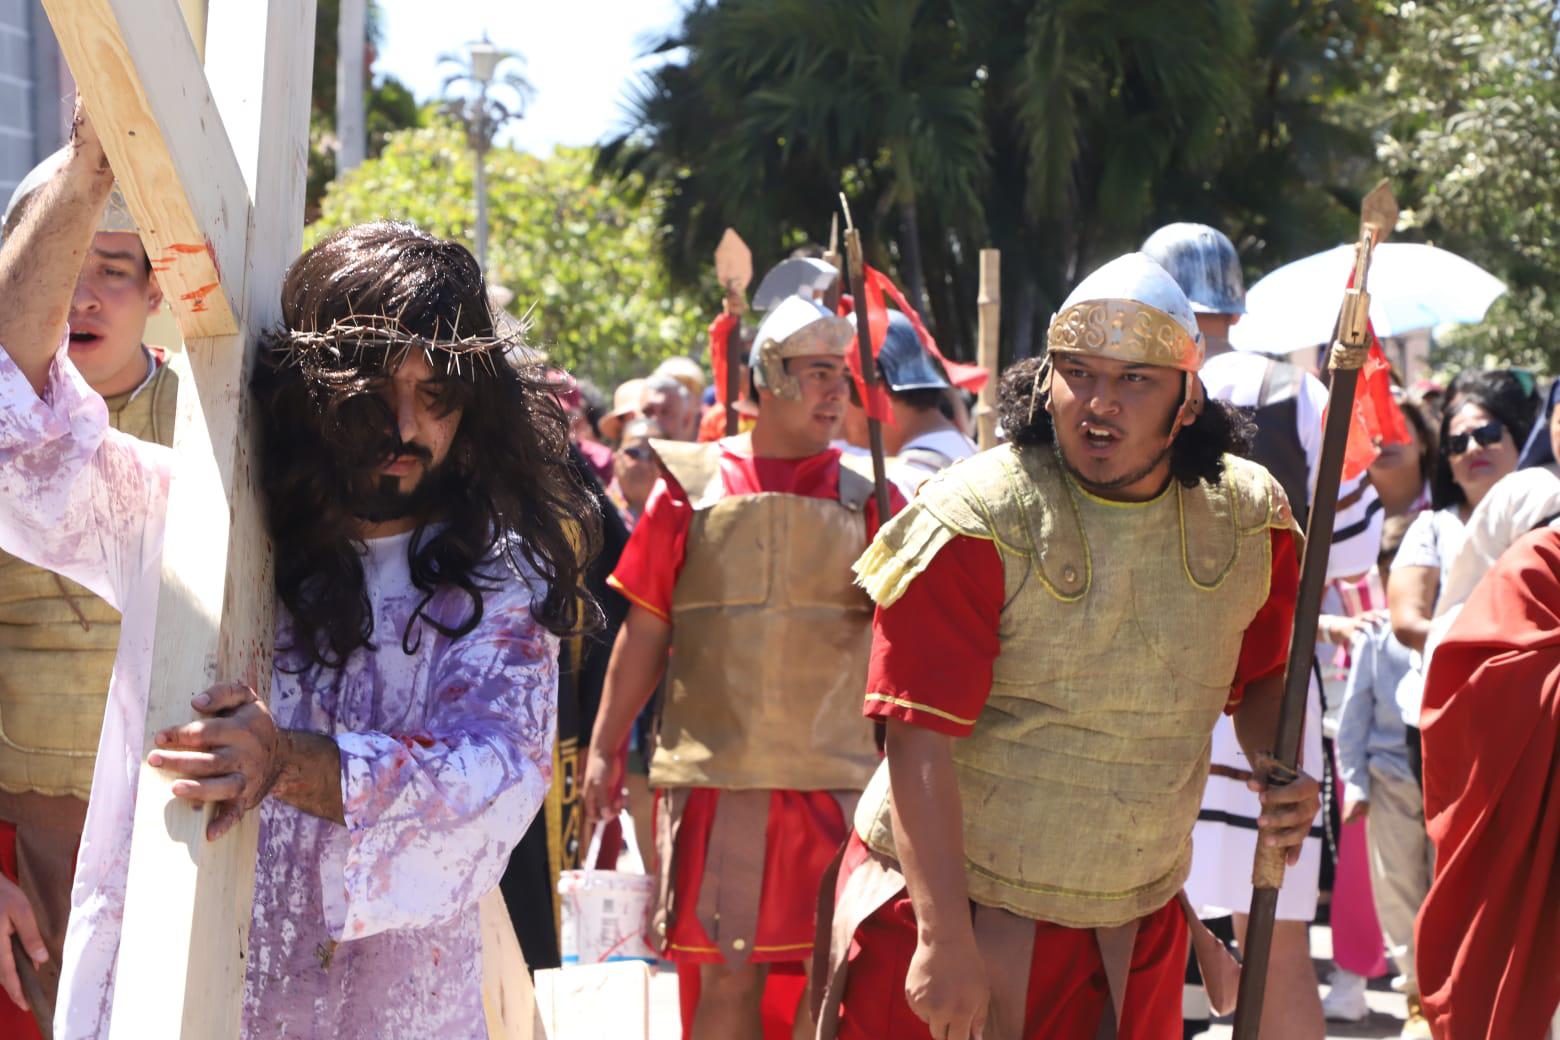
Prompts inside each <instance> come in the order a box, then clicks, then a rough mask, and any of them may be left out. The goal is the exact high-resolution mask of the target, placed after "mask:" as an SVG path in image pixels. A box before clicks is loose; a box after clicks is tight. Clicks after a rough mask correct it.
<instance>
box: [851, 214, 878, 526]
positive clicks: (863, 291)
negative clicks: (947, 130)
mask: <svg viewBox="0 0 1560 1040" xmlns="http://www.w3.org/2000/svg"><path fill="white" fill-rule="evenodd" d="M840 202H841V204H842V205H843V206H844V207H845V257H846V261H847V262H848V263H849V264H850V289H851V294H852V296H853V298H854V300H855V302H856V345H857V349H858V350H859V351H860V357H861V380H862V382H863V383H865V384H866V386H867V388H868V389H870V388H871V386H872V385H873V384H874V383H876V382H877V381H878V380H879V379H880V378H881V376H880V375H879V374H878V367H877V358H875V357H874V356H873V354H872V330H871V328H870V327H869V326H868V323H867V261H866V255H865V254H864V253H862V251H861V232H860V231H857V230H856V227H855V225H854V223H852V221H851V219H850V206H849V205H848V204H846V203H845V197H844V195H841V196H840ZM866 404H867V402H866V401H865V400H863V401H862V406H863V408H865V407H866ZM867 443H868V444H869V445H870V446H871V449H872V488H873V492H874V494H875V497H876V499H877V515H878V523H880V524H881V523H886V522H887V521H888V517H889V502H888V464H887V461H886V459H885V457H884V451H883V424H882V423H880V422H879V421H878V420H876V419H874V418H872V414H871V412H870V411H869V412H868V413H867Z"/></svg>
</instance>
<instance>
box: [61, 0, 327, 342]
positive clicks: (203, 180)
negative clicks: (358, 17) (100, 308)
mask: <svg viewBox="0 0 1560 1040" xmlns="http://www.w3.org/2000/svg"><path fill="white" fill-rule="evenodd" d="M43 6H44V9H45V11H46V12H47V13H48V15H49V22H50V24H51V25H52V26H53V28H54V34H55V36H56V37H57V38H58V39H59V43H60V50H61V51H62V52H63V53H64V55H65V61H66V63H67V64H68V65H69V67H70V70H71V73H72V74H73V75H74V76H75V79H76V83H77V86H78V88H79V89H80V91H81V94H82V96H83V97H84V98H85V99H86V103H87V109H88V111H89V112H91V114H92V120H93V123H94V124H95V125H96V127H97V129H98V132H99V134H100V135H101V136H102V138H103V148H104V150H105V151H106V152H107V153H108V159H109V162H110V163H112V164H113V167H114V172H115V173H116V174H117V175H118V178H119V184H120V187H121V189H122V190H123V191H124V195H125V201H126V203H127V204H128V205H129V207H130V212H131V213H132V214H133V215H134V216H135V218H136V222H137V224H138V225H139V226H140V228H141V230H142V235H143V237H144V239H145V241H146V244H147V253H148V255H150V256H151V258H152V266H153V267H154V269H156V271H157V276H158V280H159V282H160V283H161V286H162V289H163V292H164V293H165V295H166V296H167V299H168V304H169V306H170V307H171V308H172V309H173V312H174V314H175V315H176V316H177V317H178V320H179V327H180V329H181V330H182V331H183V333H184V337H185V338H186V339H192V338H195V337H198V336H220V335H227V334H231V333H234V332H237V331H238V329H239V314H240V313H241V309H242V308H241V306H240V302H241V299H242V293H243V272H244V248H245V243H246V240H247V229H248V226H249V211H250V204H249V194H248V192H247V191H245V190H244V178H243V175H242V173H241V172H240V170H239V166H238V163H237V161H236V160H235V159H234V157H233V149H232V147H231V146H230V145H229V144H228V138H227V133H226V131H225V130H224V128H223V120H222V117H221V116H220V115H219V114H218V111H217V106H216V103H215V102H214V100H213V99H212V97H211V93H210V91H209V90H207V89H206V83H205V79H204V77H203V75H202V72H201V66H200V60H199V58H198V57H197V56H196V53H195V45H194V43H193V41H192V40H191V38H190V34H189V31H188V30H187V29H186V27H185V24H184V16H183V14H182V13H181V11H180V8H179V4H178V0H43ZM257 6H260V5H259V4H258V3H257ZM302 67H303V68H308V67H309V66H308V64H307V63H305V64H304V65H303V66H302ZM294 75H296V70H294Z"/></svg>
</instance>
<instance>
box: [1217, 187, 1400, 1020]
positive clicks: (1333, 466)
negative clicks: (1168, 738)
mask: <svg viewBox="0 0 1560 1040" xmlns="http://www.w3.org/2000/svg"><path fill="white" fill-rule="evenodd" d="M1397 217H1398V207H1397V200H1396V199H1395V198H1393V196H1392V189H1391V188H1390V187H1389V186H1388V185H1387V184H1386V183H1385V182H1383V183H1382V184H1380V185H1379V186H1377V187H1376V189H1375V190H1374V191H1372V192H1371V193H1370V194H1369V195H1367V196H1365V201H1364V203H1363V204H1362V206H1361V208H1360V239H1359V242H1358V243H1357V244H1356V245H1355V252H1354V278H1353V281H1352V282H1351V283H1350V286H1349V289H1348V290H1347V291H1346V292H1345V293H1344V294H1343V306H1342V308H1341V309H1340V310H1339V313H1338V335H1337V339H1336V342H1335V343H1334V345H1333V349H1332V354H1331V357H1330V358H1329V361H1328V367H1329V368H1330V369H1331V370H1332V388H1331V390H1330V392H1329V395H1328V399H1327V428H1326V430H1325V431H1324V432H1323V434H1322V457H1321V461H1320V463H1319V464H1318V466H1317V475H1316V495H1315V500H1314V502H1313V503H1312V506H1311V519H1310V526H1309V528H1308V529H1307V531H1306V539H1305V554H1304V556H1303V558H1302V559H1301V562H1300V593H1299V596H1298V599H1297V602H1296V605H1295V624H1294V629H1293V631H1292V633H1291V635H1290V640H1289V667H1288V670H1287V671H1286V672H1285V675H1284V699H1283V702H1282V704H1281V705H1280V707H1279V713H1278V732H1277V734H1276V735H1275V737H1274V740H1273V761H1272V762H1269V763H1265V765H1266V768H1263V766H1262V765H1259V764H1258V763H1255V762H1254V763H1252V765H1253V767H1254V769H1255V770H1256V771H1257V772H1259V773H1264V774H1265V775H1266V777H1267V782H1268V784H1269V786H1272V787H1278V786H1282V785H1283V784H1286V783H1291V782H1293V780H1294V779H1295V778H1296V776H1297V775H1298V774H1297V772H1296V769H1297V767H1298V763H1299V758H1300V738H1301V736H1302V734H1303V732H1304V729H1305V707H1306V706H1305V702H1306V693H1307V691H1308V690H1309V688H1310V684H1311V660H1312V658H1313V657H1314V656H1315V655H1316V624H1317V618H1318V616H1319V614H1320V613H1321V605H1322V593H1323V591H1324V590H1325V588H1326V585H1327V556H1328V552H1329V550H1330V549H1331V548H1332V533H1333V519H1334V517H1335V515H1336V513H1337V509H1338V484H1339V482H1340V481H1341V479H1342V477H1343V456H1344V449H1345V448H1346V447H1347V446H1348V440H1349V426H1350V424H1351V423H1352V422H1353V418H1354V389H1355V385H1356V383H1357V382H1358V381H1359V375H1360V368H1361V367H1362V366H1363V365H1364V363H1365V359H1366V357H1367V356H1368V354H1369V350H1370V293H1369V292H1367V291H1366V282H1367V279H1368V278H1369V277H1370V261H1371V255H1372V253H1373V252H1374V250H1375V248H1376V246H1378V245H1380V244H1381V243H1382V242H1383V241H1385V240H1386V238H1387V236H1388V235H1390V234H1391V233H1392V229H1393V228H1394V227H1396V226H1397ZM1284 856H1285V853H1284V851H1283V850H1281V849H1277V848H1273V847H1270V846H1266V845H1263V844H1262V843H1261V842H1260V841H1259V842H1258V843H1257V853H1256V857H1255V860H1254V862H1253V863H1252V867H1251V913H1250V917H1249V919H1248V921H1247V924H1246V946H1245V949H1244V950H1243V951H1242V953H1243V954H1244V957H1243V960H1242V965H1241V973H1240V997H1239V1002H1238V1003H1237V1004H1236V1007H1235V1030H1234V1038H1235V1040H1259V1037H1258V1029H1259V1028H1260V1027H1261V1023H1262V999H1263V995H1264V990H1265V988H1266V986H1267V973H1268V955H1269V953H1270V952H1271V950H1272V945H1273V921H1274V917H1275V916H1276V914H1277V911H1278V890H1279V888H1280V887H1281V886H1282V885H1283V883H1284Z"/></svg>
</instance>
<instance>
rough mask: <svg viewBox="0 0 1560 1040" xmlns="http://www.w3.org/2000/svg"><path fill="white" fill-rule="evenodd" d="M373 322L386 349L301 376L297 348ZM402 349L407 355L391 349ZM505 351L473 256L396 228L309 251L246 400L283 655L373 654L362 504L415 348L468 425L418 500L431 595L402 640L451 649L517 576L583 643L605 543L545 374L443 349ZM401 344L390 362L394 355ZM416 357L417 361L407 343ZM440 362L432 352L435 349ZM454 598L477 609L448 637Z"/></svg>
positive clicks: (417, 544)
mask: <svg viewBox="0 0 1560 1040" xmlns="http://www.w3.org/2000/svg"><path fill="white" fill-rule="evenodd" d="M364 317H369V318H374V319H377V320H378V321H379V322H380V323H382V324H383V326H384V327H385V328H386V329H388V330H390V331H391V334H390V335H387V336H381V337H376V338H369V339H365V340H363V341H360V342H354V343H351V344H344V345H342V346H341V347H339V348H336V347H332V346H330V345H329V344H330V339H329V337H328V336H327V337H323V339H324V341H325V342H326V346H325V348H324V349H323V350H320V349H315V350H311V351H310V352H309V353H308V358H307V362H306V363H305V362H304V361H301V360H300V355H299V350H298V348H297V343H298V342H299V340H300V338H308V337H310V336H311V335H312V336H314V341H315V342H318V341H320V340H321V338H322V337H319V336H317V335H314V334H318V333H323V332H325V331H326V330H330V329H332V328H333V327H336V326H338V325H339V324H340V323H344V322H348V321H354V320H360V319H362V318H364ZM398 337H399V340H398ZM484 337H488V338H492V340H493V341H494V342H495V343H496V342H497V337H496V336H495V330H494V327H493V318H492V314H491V313H490V311H489V310H488V302H487V291H486V287H485V285H484V283H483V278H482V272H481V270H480V269H479V268H478V266H477V262H476V260H475V259H474V258H473V257H472V255H471V253H470V252H468V251H467V250H466V248H465V247H463V246H461V245H458V244H457V243H454V242H447V241H443V240H441V239H438V238H435V237H433V236H432V235H429V234H427V233H425V232H423V231H420V230H418V229H417V228H415V227H413V226H411V225H409V224H402V223H393V222H388V221H381V222H376V223H372V224H362V225H358V226H356V227H351V228H347V229H345V230H342V231H338V232H336V233H335V234H333V235H331V236H329V237H328V238H326V239H324V240H323V241H322V242H320V243H319V244H318V245H316V246H315V247H314V248H313V249H310V250H309V251H308V252H306V253H304V254H303V255H302V256H301V257H299V258H298V259H297V260H296V261H294V263H293V265H292V266H291V267H290V268H289V269H288V271H287V277H286V280H285V282H284V283H283V287H282V328H280V329H277V330H275V331H274V332H273V333H272V334H271V335H270V336H269V337H268V338H267V340H266V343H265V344H264V346H263V347H262V351H261V356H260V358H259V359H258V362H257V364H256V365H255V370H254V374H253V376H252V379H251V387H252V389H253V391H254V394H255V399H256V401H257V402H258V405H259V409H258V410H259V422H260V435H261V440H260V479H261V485H262V487H263V489H264V491H265V495H266V519H267V523H268V525H269V528H270V533H271V537H272V539H273V540H274V542H275V550H276V552H275V559H276V590H277V594H278V595H279V596H280V597H281V601H282V603H283V605H284V606H285V607H286V608H287V611H288V612H289V613H290V614H291V615H292V618H293V620H294V622H295V626H296V630H295V638H294V645H293V646H291V647H282V648H279V649H280V650H282V651H284V652H286V653H288V654H289V655H290V656H292V657H294V658H295V659H297V660H299V661H301V663H300V664H299V665H298V668H299V670H303V669H306V668H308V667H310V666H312V665H322V666H325V667H329V668H339V667H341V666H342V665H343V664H344V663H345V662H346V660H347V658H348V657H349V656H350V655H351V654H352V653H353V652H354V651H355V650H357V649H359V648H364V647H371V646H372V645H373V643H372V638H373V634H374V619H373V615H372V612H371V609H370V604H369V599H368V594H367V591H366V589H365V587H364V572H363V564H362V562H361V559H360V557H359V548H360V546H361V536H360V531H361V524H362V520H361V519H360V517H361V516H362V515H365V514H363V512H362V510H361V509H360V508H359V509H357V511H356V512H355V511H354V506H355V505H360V498H359V497H357V496H358V495H359V494H360V492H361V489H362V488H363V487H364V486H365V484H368V483H370V482H371V481H372V479H373V478H372V474H373V472H374V470H375V469H376V468H377V466H378V464H379V463H380V462H381V461H382V460H383V459H385V458H387V457H390V456H392V455H394V454H397V453H398V452H399V451H400V450H401V448H402V447H404V446H403V445H402V444H401V440H400V436H399V433H398V431H397V427H396V421H395V416H394V414H393V413H392V410H391V409H390V407H389V406H388V405H386V404H385V402H384V401H383V400H382V399H381V398H380V397H379V395H378V393H377V392H376V391H377V390H378V389H379V388H380V387H382V386H383V385H384V382H385V381H386V380H387V379H388V378H389V377H390V376H391V375H392V374H393V373H394V371H395V369H396V367H397V366H398V365H399V364H400V363H401V361H402V360H403V359H404V358H405V357H406V354H407V351H408V350H409V349H425V350H426V353H427V357H428V360H429V363H430V365H431V366H432V367H433V369H434V371H435V372H436V373H437V374H438V375H437V379H436V386H437V392H438V394H439V400H440V406H441V407H443V408H445V409H447V410H448V411H453V410H454V409H456V408H460V409H462V413H461V419H460V424H459V426H458V427H457V429H456V432H455V436H454V440H453V441H452V443H451V445H450V449H449V453H448V455H447V457H446V458H445V460H444V462H443V463H441V464H440V465H439V466H438V467H436V468H434V469H432V470H430V471H429V472H428V474H427V476H425V477H424V479H423V484H424V485H430V483H431V485H432V486H431V487H428V488H426V489H419V493H418V494H417V495H415V496H413V498H412V500H411V501H412V505H411V507H410V508H411V511H410V512H409V513H408V514H406V515H408V516H410V517H412V518H414V519H415V520H416V528H415V533H414V534H413V536H412V539H411V541H410V543H409V544H410V548H409V550H408V552H409V553H410V557H411V558H410V560H409V563H410V567H411V577H412V582H413V584H414V585H415V586H416V587H417V589H418V590H419V591H421V592H422V593H423V598H422V600H421V602H420V603H419V604H418V605H417V609H416V610H415V611H414V612H413V614H412V619H411V621H409V622H408V624H407V629H406V631H405V632H403V633H401V642H402V646H403V648H404V649H405V650H406V651H407V652H408V653H410V652H412V650H413V648H414V645H415V644H414V642H413V629H414V627H415V624H416V621H417V619H418V618H419V617H421V618H422V619H423V620H424V621H425V622H427V623H428V624H429V625H430V626H432V627H433V628H435V629H437V630H438V631H440V632H441V633H443V634H444V635H446V636H450V637H452V638H458V637H460V636H463V635H465V634H467V633H469V632H471V631H472V630H473V629H474V628H475V627H476V626H477V624H478V623H479V622H480V621H481V620H482V614H483V602H482V594H483V592H485V591H491V590H492V589H493V588H494V587H496V583H497V582H498V581H500V580H501V575H493V574H487V573H484V567H487V568H489V569H491V568H493V567H494V566H495V561H500V562H497V563H496V566H497V567H499V568H503V567H508V568H509V569H511V570H512V571H513V572H514V573H517V574H518V573H520V572H521V567H520V565H521V561H522V559H523V561H524V562H525V563H528V564H530V566H531V568H532V569H533V570H534V572H535V573H536V574H538V575H539V576H540V577H541V578H542V580H543V581H545V582H546V591H545V594H544V595H542V596H541V597H540V598H539V599H538V602H537V603H536V604H534V605H533V607H532V611H533V614H534V616H535V617H536V620H537V621H538V622H539V623H540V624H541V625H543V626H544V627H546V628H547V629H548V630H550V631H552V632H554V633H557V634H566V633H571V632H580V631H588V630H591V629H593V628H595V627H596V626H597V625H598V624H599V619H600V616H601V612H600V608H599V607H598V606H597V604H596V603H595V601H594V600H593V599H591V598H590V596H589V595H588V594H585V593H584V592H583V590H582V586H581V582H582V574H583V572H584V569H585V567H586V565H587V563H588V562H589V560H590V558H591V557H592V556H593V555H594V554H595V552H596V550H597V547H598V545H599V542H600V537H601V535H600V530H601V516H600V512H599V507H598V506H597V505H596V503H595V501H594V499H593V498H592V497H591V496H590V495H589V494H588V493H587V492H586V490H585V488H583V487H582V486H581V485H580V483H579V481H578V478H577V477H576V476H575V475H574V473H573V471H572V469H571V467H570V466H569V462H568V459H569V440H568V434H567V430H568V427H567V422H566V419H565V416H564V413H563V410H562V408H561V406H560V405H559V404H558V402H557V400H556V398H555V396H554V394H553V392H552V390H551V388H550V386H549V384H548V382H547V379H546V373H545V370H544V369H543V368H542V367H541V366H540V365H538V364H532V363H529V362H526V361H524V360H520V359H516V358H506V357H504V356H502V354H501V353H499V352H498V351H496V350H495V351H488V352H486V353H480V352H471V351H462V352H454V351H451V350H448V349H439V348H438V344H439V343H441V342H442V343H446V344H448V343H451V342H452V341H455V340H462V341H466V342H467V343H472V342H481V340H482V338H484ZM398 341H399V343H400V344H401V345H400V346H397V343H398ZM419 342H421V344H422V346H421V347H414V346H413V344H417V343H419ZM429 343H431V344H433V346H432V347H431V348H430V347H429V346H428V344H429ZM444 588H454V589H458V590H459V591H460V592H462V593H464V594H465V596H466V597H467V598H468V599H469V601H470V610H469V613H468V614H467V616H466V619H465V620H464V621H462V622H461V623H460V624H458V625H456V626H454V627H453V628H450V627H446V626H445V625H442V624H440V623H439V622H437V621H435V620H434V619H433V618H432V617H430V616H429V615H428V613H427V607H428V604H429V602H430V601H431V600H432V599H433V597H434V595H435V594H436V593H437V592H438V591H440V590H441V589H444Z"/></svg>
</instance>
